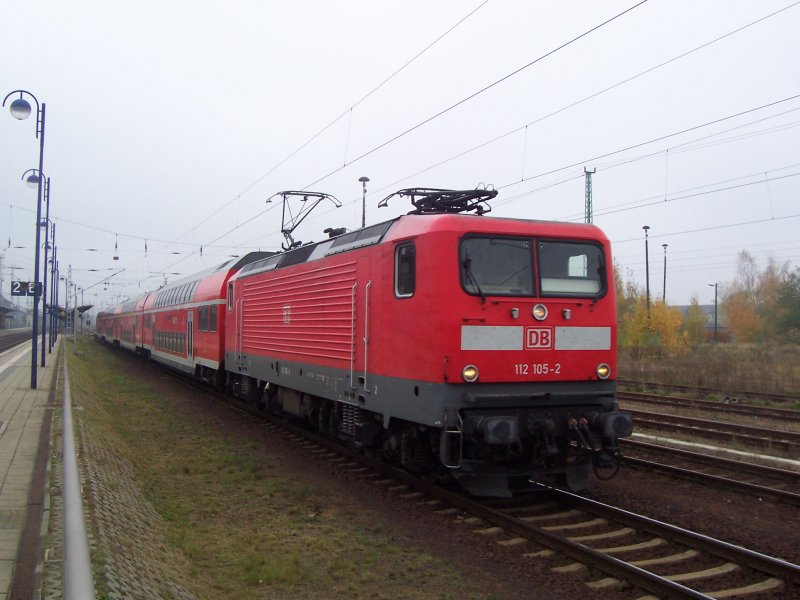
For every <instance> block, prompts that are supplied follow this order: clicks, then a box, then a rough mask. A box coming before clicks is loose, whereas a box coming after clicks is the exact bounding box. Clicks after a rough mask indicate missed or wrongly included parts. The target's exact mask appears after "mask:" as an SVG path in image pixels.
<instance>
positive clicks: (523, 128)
mask: <svg viewBox="0 0 800 600" xmlns="http://www.w3.org/2000/svg"><path fill="white" fill-rule="evenodd" d="M799 4H800V1H798V2H793V3H792V4H789V5H788V6H785V7H783V8H781V9H779V10H776V11H774V12H771V13H769V14H768V15H765V16H763V17H760V18H758V19H756V20H754V21H751V22H749V23H747V24H746V25H742V26H741V27H738V28H736V29H733V30H731V31H729V32H728V33H725V34H723V35H721V36H717V37H716V38H714V39H712V40H709V41H707V42H704V43H702V44H700V45H699V46H695V47H694V48H692V49H690V50H687V51H685V52H682V53H680V54H678V55H676V56H673V57H672V58H670V59H668V60H666V61H663V62H661V63H659V64H657V65H654V66H652V67H649V68H647V69H645V70H643V71H640V72H639V73H636V74H635V75H632V76H630V77H627V78H625V79H622V80H620V81H618V82H616V83H614V84H612V85H610V86H607V87H605V88H603V89H601V90H598V91H596V92H593V93H591V94H589V95H588V96H584V97H583V98H581V99H580V100H576V101H574V102H571V103H569V104H566V105H564V106H562V107H561V108H559V109H557V110H554V111H552V112H550V113H547V114H545V115H542V116H541V117H537V118H536V119H534V120H532V121H530V122H528V123H526V124H525V125H522V126H520V127H517V128H515V129H512V130H510V131H507V132H505V133H503V134H501V135H498V136H496V137H493V138H492V139H489V140H486V141H484V142H481V143H480V144H477V145H475V146H472V147H471V148H469V149H467V150H464V151H462V152H459V153H458V154H455V155H453V156H451V157H449V158H446V159H444V160H442V161H439V162H437V163H436V164H433V165H430V166H428V167H425V168H424V169H422V170H418V171H416V172H414V173H412V174H410V175H406V176H404V177H401V178H400V179H397V180H395V181H393V182H392V183H389V184H387V185H385V186H383V187H380V188H376V189H375V190H373V194H380V193H381V192H384V191H386V190H387V189H395V188H396V186H397V185H398V184H400V183H401V182H403V181H406V180H408V179H411V178H412V177H416V176H418V175H422V174H423V173H427V172H428V171H430V170H432V169H435V168H437V167H440V166H442V165H444V164H447V163H449V162H452V161H453V160H456V159H459V158H462V157H463V156H466V155H467V154H470V153H471V152H474V151H476V150H479V149H481V148H484V147H486V146H489V145H491V144H494V143H495V142H499V141H500V140H503V139H505V138H507V137H509V136H511V135H514V134H515V133H519V132H521V131H525V134H526V137H527V129H528V127H530V126H532V125H536V124H538V123H541V122H542V121H545V120H546V119H549V118H550V117H554V116H556V115H558V114H561V113H562V112H565V111H567V110H569V109H571V108H575V107H576V106H579V105H581V104H583V103H584V102H587V101H589V100H592V99H594V98H597V97H598V96H601V95H602V94H605V93H606V92H610V91H611V90H614V89H616V88H618V87H621V86H623V85H625V84H627V83H630V82H632V81H635V80H636V79H639V78H640V77H643V76H645V75H647V74H649V73H652V72H654V71H657V70H658V69H661V68H662V67H665V66H667V65H669V64H672V63H674V62H676V61H678V60H680V59H683V58H686V57H687V56H690V55H692V54H694V53H695V52H698V51H700V50H703V49H704V48H708V47H709V46H711V45H713V44H716V43H717V42H720V41H722V40H724V39H727V38H729V37H731V36H733V35H735V34H737V33H741V32H742V31H745V30H746V29H749V28H750V27H753V26H754V25H757V24H758V23H761V22H763V21H766V20H767V19H770V18H772V17H775V16H776V15H779V14H781V13H783V12H785V11H787V10H789V9H790V8H793V7H795V6H797V5H799ZM521 180H522V181H524V180H525V177H524V175H523V176H522V178H521ZM311 185H314V184H311Z"/></svg>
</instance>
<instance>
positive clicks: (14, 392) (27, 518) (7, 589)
mask: <svg viewBox="0 0 800 600" xmlns="http://www.w3.org/2000/svg"><path fill="white" fill-rule="evenodd" d="M62 339H63V336H60V337H59V338H58V340H57V342H56V344H55V345H54V347H53V349H52V353H48V354H46V366H45V367H41V366H39V367H38V370H37V389H35V390H32V389H31V387H30V384H31V344H30V342H28V343H26V344H23V345H22V346H18V347H16V348H13V349H11V350H7V351H5V352H2V353H0V600H12V599H14V600H17V599H20V600H21V599H25V600H28V599H30V598H33V597H38V590H39V589H40V587H39V586H40V585H41V582H40V581H37V580H38V579H39V575H40V573H39V571H40V569H39V568H38V566H39V564H40V563H41V560H42V556H41V551H42V532H43V531H46V526H47V520H46V518H44V515H45V513H46V511H47V510H48V506H47V497H46V493H45V491H46V489H47V487H48V481H47V479H48V473H47V461H48V458H49V447H50V430H51V423H52V417H53V411H54V409H56V408H57V407H58V406H60V404H59V398H58V397H57V396H56V394H55V392H56V389H55V388H56V373H57V371H58V369H57V367H58V364H59V360H58V356H59V346H60V342H61V340H62ZM40 343H41V340H40ZM39 352H41V346H39ZM40 356H41V355H40ZM39 364H41V363H39Z"/></svg>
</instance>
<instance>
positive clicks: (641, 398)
mask: <svg viewBox="0 0 800 600" xmlns="http://www.w3.org/2000/svg"><path fill="white" fill-rule="evenodd" d="M617 399H618V400H623V401H625V400H628V401H631V402H641V403H644V404H657V405H659V406H679V407H686V406H690V407H692V408H696V409H700V410H714V411H721V412H725V413H730V414H737V415H746V416H753V417H758V418H770V419H784V420H786V421H796V422H800V411H797V410H793V409H791V408H772V407H762V406H754V405H752V404H730V403H726V402H715V401H713V400H698V399H696V398H678V397H676V396H657V395H654V394H643V393H639V392H617Z"/></svg>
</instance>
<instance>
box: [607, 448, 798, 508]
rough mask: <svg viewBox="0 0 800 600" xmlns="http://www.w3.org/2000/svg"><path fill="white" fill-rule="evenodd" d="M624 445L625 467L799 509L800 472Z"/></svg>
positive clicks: (714, 457) (682, 451)
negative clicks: (709, 485)
mask: <svg viewBox="0 0 800 600" xmlns="http://www.w3.org/2000/svg"><path fill="white" fill-rule="evenodd" d="M621 443H622V447H623V448H624V449H625V455H624V458H623V462H624V463H625V464H628V465H632V466H638V467H641V468H644V469H647V470H654V471H662V472H666V473H668V474H670V475H673V476H677V477H681V478H684V479H691V480H695V481H701V482H707V483H710V484H712V485H717V486H719V487H721V488H724V489H732V490H737V491H741V492H746V493H750V494H753V495H756V496H758V497H769V498H773V499H775V500H778V501H780V502H785V503H788V504H792V505H794V506H800V472H797V471H789V470H786V469H779V468H775V467H768V466H765V465H759V464H755V463H750V462H745V461H740V460H732V459H728V458H722V457H718V456H711V455H708V454H700V453H698V452H691V451H688V450H682V449H679V448H670V447H668V446H661V445H658V444H650V443H647V442H640V441H636V440H621ZM631 450H633V451H634V452H636V453H637V455H636V456H630V451H631ZM642 455H644V456H642Z"/></svg>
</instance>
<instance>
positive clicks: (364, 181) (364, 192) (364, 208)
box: [358, 177, 369, 228]
mask: <svg viewBox="0 0 800 600" xmlns="http://www.w3.org/2000/svg"><path fill="white" fill-rule="evenodd" d="M358 180H359V181H360V182H361V189H362V193H361V227H362V228H364V227H366V226H367V182H368V181H369V177H359V178H358Z"/></svg>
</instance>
